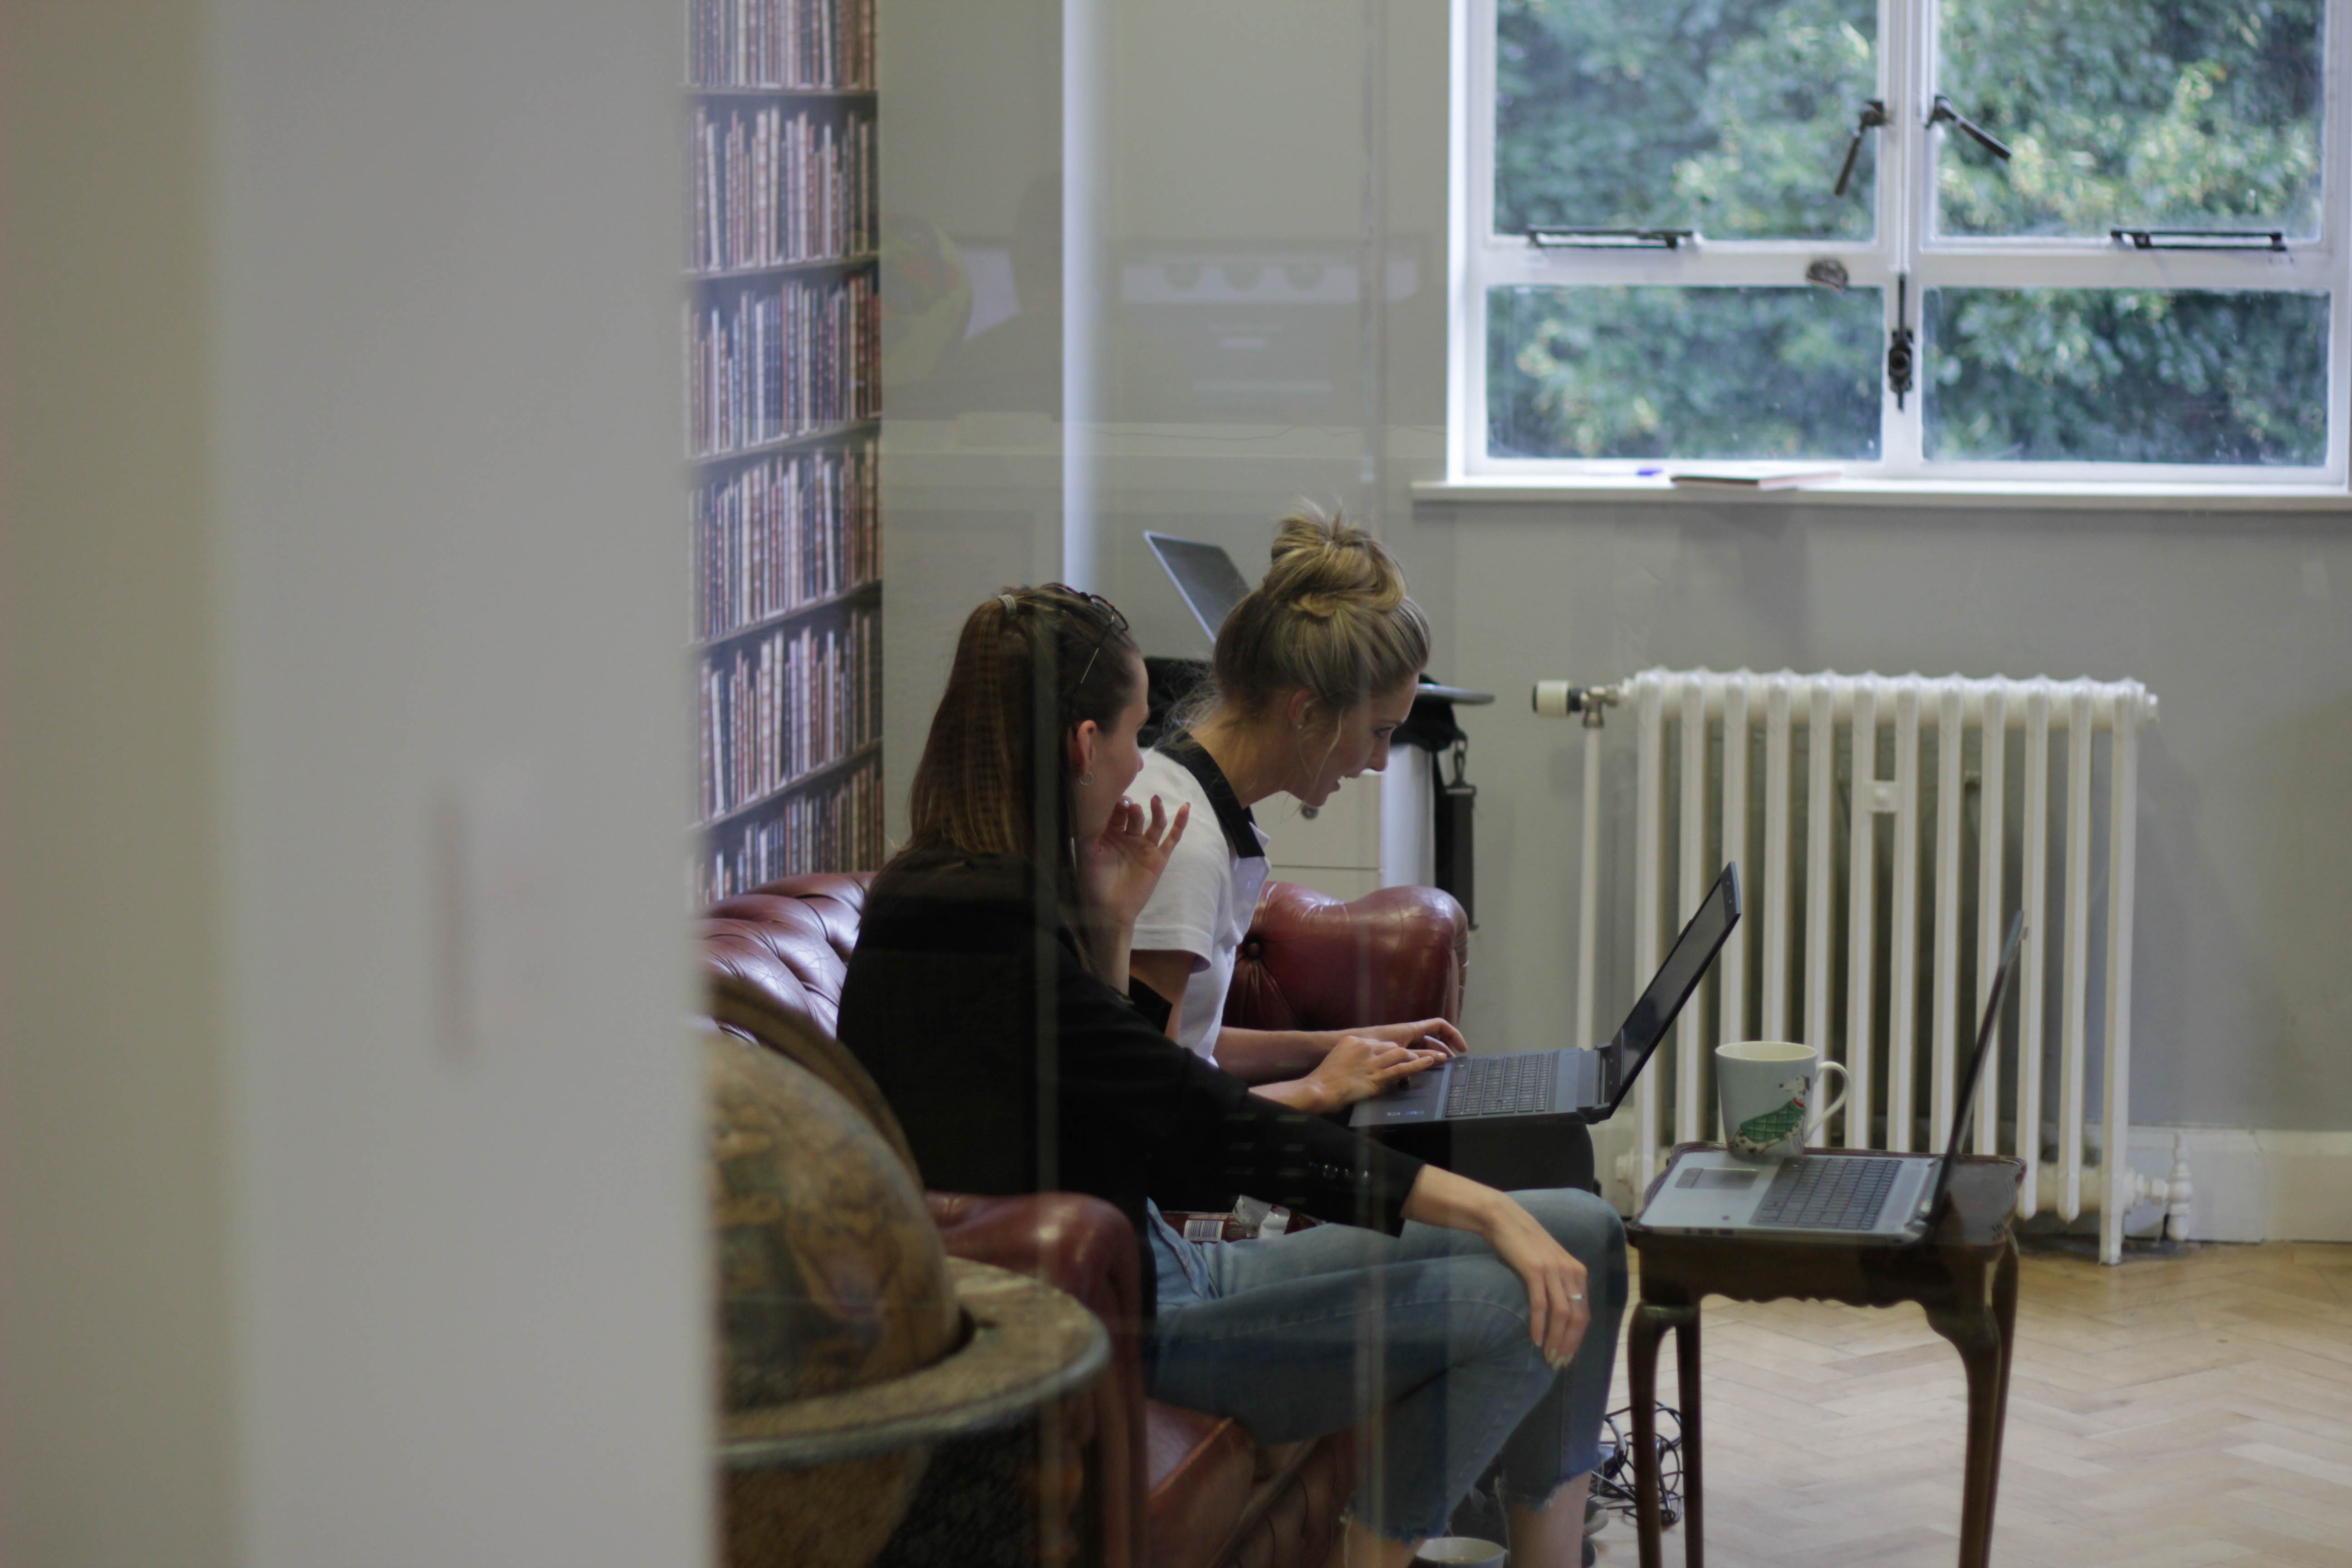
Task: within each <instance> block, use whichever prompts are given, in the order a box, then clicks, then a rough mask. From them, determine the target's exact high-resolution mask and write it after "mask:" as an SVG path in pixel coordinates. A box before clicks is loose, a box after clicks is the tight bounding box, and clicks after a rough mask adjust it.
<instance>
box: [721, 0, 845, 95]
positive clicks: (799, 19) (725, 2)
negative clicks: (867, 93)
mask: <svg viewBox="0 0 2352 1568" xmlns="http://www.w3.org/2000/svg"><path fill="white" fill-rule="evenodd" d="M686 51H687V52H686V58H687V77H686V79H687V80H688V83H690V84H691V85H693V86H695V87H801V88H870V87H872V86H873V85H874V55H875V49H874V0H693V5H692V6H691V8H690V9H689V10H688V13H687V40H686Z"/></svg>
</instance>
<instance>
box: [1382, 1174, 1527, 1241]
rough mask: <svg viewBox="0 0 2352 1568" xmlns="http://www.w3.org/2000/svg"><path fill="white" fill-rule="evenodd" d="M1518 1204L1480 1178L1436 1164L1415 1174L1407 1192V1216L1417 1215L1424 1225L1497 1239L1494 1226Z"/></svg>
mask: <svg viewBox="0 0 2352 1568" xmlns="http://www.w3.org/2000/svg"><path fill="white" fill-rule="evenodd" d="M1517 1206H1518V1205H1517V1204H1514V1203H1512V1202H1511V1200H1510V1198H1509V1197H1508V1196H1507V1194H1503V1193H1500V1192H1497V1191H1496V1190H1495V1189H1494V1188H1493V1187H1490V1186H1487V1185H1486V1184H1484V1183H1481V1182H1474V1181H1472V1180H1470V1179H1469V1178H1468V1177H1467V1176H1457V1175H1455V1174H1454V1173H1453V1172H1451V1171H1448V1170H1444V1169H1442V1168H1440V1167H1439V1166H1436V1165H1423V1167H1422V1168H1421V1174H1420V1175H1419V1176H1418V1177H1416V1178H1414V1181H1413V1184H1412V1192H1410V1193H1408V1194H1405V1200H1404V1209H1403V1214H1404V1217H1405V1218H1407V1219H1417V1220H1419V1221H1420V1222H1421V1223H1422V1224H1423V1225H1435V1226H1444V1227H1445V1228H1446V1229H1448V1230H1466V1231H1468V1232H1470V1233H1471V1234H1472V1235H1474V1236H1479V1237H1485V1238H1486V1240H1488V1241H1490V1242H1491V1241H1493V1240H1494V1239H1495V1228H1496V1225H1497V1223H1498V1222H1499V1221H1500V1220H1501V1219H1502V1218H1503V1216H1504V1215H1506V1213H1507V1210H1508V1209H1515V1208H1517Z"/></svg>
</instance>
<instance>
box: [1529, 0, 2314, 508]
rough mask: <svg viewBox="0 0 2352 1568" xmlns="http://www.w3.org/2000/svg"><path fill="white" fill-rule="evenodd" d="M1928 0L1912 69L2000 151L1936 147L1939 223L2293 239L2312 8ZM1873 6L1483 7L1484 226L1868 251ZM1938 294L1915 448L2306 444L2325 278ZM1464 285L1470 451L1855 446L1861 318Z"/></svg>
mask: <svg viewBox="0 0 2352 1568" xmlns="http://www.w3.org/2000/svg"><path fill="white" fill-rule="evenodd" d="M1940 17H1941V26H1942V33H1941V36H1940V38H1939V40H1938V43H1939V49H1940V53H1939V77H1938V81H1937V89H1938V90H1941V91H1943V92H1945V93H1946V94H1948V96H1950V97H1951V99H1952V100H1954V102H1955V103H1956V104H1957V105H1958V107H1959V108H1960V110H1961V111H1962V112H1963V113H1965V114H1967V115H1968V116H1969V118H1970V119H1972V120H1974V121H1977V122H1978V123H1979V124H1981V125H1983V126H1984V127H1985V129H1986V130H1988V131H1989V132H1991V133H1992V134H1993V135H1995V136H1997V137H1999V138H2000V139H2001V140H2002V141H2004V142H2008V143H2009V144H2010V146H2011V149H2012V150H2013V152H2014V153H2015V156H2014V158H2013V159H2012V160H2011V162H2010V163H2006V164H2003V163H1999V162H1997V161H1996V160H1994V159H1993V158H1992V157H1991V156H1990V154H1989V153H1986V152H1984V151H1983V150H1982V149H1981V148H1979V147H1978V146H1977V145H1976V144H1975V143H1974V142H1970V141H1969V140H1968V139H1966V138H1965V137H1961V136H1958V135H1954V134H1950V133H1947V134H1946V135H1945V136H1944V138H1943V140H1942V145H1941V150H1940V154H1939V156H1938V158H1937V168H1936V179H1937V205H1938V225H1939V227H1940V228H1941V230H1942V231H1943V232H1944V233H1946V234H1948V235H1951V236H1953V237H1973V236H2072V237H2091V238H2104V237H2105V235H2106V232H2107V230H2108V229H2109V228H2110V227H2127V228H2137V227H2147V228H2191V229H2273V228H2276V229H2284V231H2286V233H2287V234H2288V235H2289V236H2290V237H2291V238H2292V237H2308V236H2310V235H2311V234H2313V233H2315V231H2316V228H2317V223H2318V202H2319V190H2320V173H2321V171H2320V142H2321V130H2322V109H2323V101H2324V74H2323V71H2322V69H2321V38H2322V21H2323V17H2324V0H1945V3H1944V5H1942V6H1941V8H1940ZM1875 18H1876V7H1875V5H1874V4H1870V3H1867V0H1663V3H1653V0H1497V18H1496V104H1495V131H1496V142H1495V187H1494V197H1495V226H1496V229H1497V231H1499V232H1502V233H1506V234H1509V233H1515V232H1518V231H1520V230H1523V229H1525V228H1527V227H1528V226H1535V225H1560V226H1664V227H1677V228H1695V229H1697V230H1699V231H1700V232H1701V233H1702V234H1704V235H1705V236H1706V237H1710V238H1714V239H1719V240H1737V239H1771V238H1783V239H1790V238H1793V239H1818V240H1823V241H1862V242H1867V241H1868V240H1869V238H1870V237H1871V234H1872V217H1871V214H1872V203H1873V199H1874V172H1875V167H1876V156H1877V153H1878V147H1877V142H1878V134H1877V133H1874V134H1873V135H1871V136H1869V137H1867V138H1865V139H1864V143H1863V147H1862V151H1861V155H1860V158H1859V160H1858V161H1857V163H1856V169H1855V177H1854V179H1853V182H1852V183H1851V184H1850V186H1849V188H1848V192H1847V195H1845V196H1844V197H1843V198H1837V197H1833V196H1832V195H1831V187H1832V183H1833V182H1834V181H1835V179H1836V176H1837V170H1838V164H1839V163H1840V161H1841V160H1842V159H1843V156H1844V153H1845V149H1846V144H1847V142H1848V140H1849V139H1850V138H1851V136H1852V135H1853V128H1854V121H1855V117H1856V114H1857V112H1858V111H1859V110H1860V108H1861V106H1862V104H1863V102H1864V100H1866V99H1868V98H1870V97H1872V96H1874V94H1875V93H1876V91H1877V88H1876V86H1875V83H1876V79H1877V63H1876V49H1877V40H1876V38H1875V37H1874V33H1875ZM2314 281H2316V280H2314ZM1676 295H1682V296H1686V297H1688V298H1689V299H1691V300H1697V299H1699V298H1700V297H1701V296H1705V295H1726V296H1732V297H1734V298H1741V297H1744V298H1745V300H1746V302H1745V303H1744V304H1731V303H1723V304H1719V305H1715V306H1709V305H1706V304H1685V305H1671V304H1669V302H1668V301H1669V300H1670V299H1671V298H1673V297H1674V296H1676ZM1611 296H1617V298H1614V299H1612V298H1610V297H1611ZM1636 296H1641V297H1642V298H1639V299H1637V298H1635V297H1636ZM1774 296H1785V297H1783V298H1774ZM1871 298H1875V296H1871ZM1931 299H1933V300H1937V302H1936V303H1934V304H1933V306H1932V309H1933V310H1934V311H1935V312H1937V313H1936V314H1935V315H1934V316H1933V318H1932V319H1923V321H1922V325H1923V328H1925V329H1927V330H1925V331H1923V342H1922V348H1923V356H1922V360H1921V365H1920V374H1921V381H1922V388H1921V390H1922V395H1926V396H1927V400H1928V401H1927V431H1926V438H1927V452H1928V455H1929V456H1930V457H1940V458H2011V459H2021V460H2068V459H2072V460H2090V461H2101V460H2104V461H2151V462H2190V463H2213V462H2229V463H2244V462H2254V463H2295V464H2307V463H2315V462H2317V461H2320V460H2321V458H2322V456H2323V455H2324V452H2325V448H2326V429H2325V424H2326V419H2325V410H2326V401H2327V399H2326V385H2327V380H2326V338H2327V312H2328V301H2327V300H2326V296H2324V295H2316V294H2282V295H2278V296H2275V297H2272V296H2267V295H2263V294H2258V293H2251V292H2235V293H2232V292H2224V291H2208V292H2203V293H2192V292H2174V293H2166V292H2164V291H2161V290H2157V289H2137V290H2097V289H2040V290H2020V289H2008V290H1990V289H1987V290H1950V291H1948V297H1939V296H1931ZM1494 301H1495V308H1494V310H1493V314H1492V320H1491V321H1490V333H1489V339H1488V349H1489V426H1490V435H1491V437H1492V440H1491V443H1490V450H1492V451H1494V452H1496V454H1498V455H1500V454H1504V453H1518V454H1526V455H1538V454H1540V455H1548V456H1562V457H1567V456H1617V455H1635V454H1642V455H1648V454H1652V453H1655V454H1658V455H1672V456H1680V457H1735V456H1789V457H1801V458H1832V457H1847V458H1858V457H1860V456H1862V454H1861V452H1860V451H1859V450H1858V449H1856V447H1855V444H1854V441H1853V437H1852V436H1851V423H1850V418H1851V407H1852V397H1853V392H1852V388H1853V387H1855V386H1857V385H1859V384H1862V383H1864V382H1865V381H1866V382H1868V383H1869V384H1870V386H1871V387H1872V389H1873V390H1872V392H1871V394H1870V400H1871V403H1872V405H1873V409H1874V408H1875V397H1876V394H1875V386H1876V384H1877V383H1876V376H1877V374H1878V363H1879V356H1880V353H1882V352H1883V346H1884V336H1883V333H1882V332H1880V331H1877V330H1876V328H1875V324H1874V330H1873V331H1872V332H1871V333H1870V334H1869V335H1868V338H1867V339H1866V340H1865V339H1864V337H1863V336H1862V335H1861V334H1859V333H1857V332H1853V331H1849V330H1848V329H1847V326H1846V324H1845V323H1846V321H1847V318H1846V317H1845V315H1844V314H1843V312H1841V311H1837V310H1830V309H1828V308H1827V307H1823V306H1821V305H1819V304H1817V303H1809V302H1808V301H1807V300H1806V298H1805V297H1804V295H1803V294H1802V292H1801V291H1800V290H1765V289H1736V290H1734V289H1683V290H1675V289H1629V290H1594V289H1577V288H1558V289H1510V290H1497V291H1496V293H1495V295H1494ZM1926 303H1927V301H1923V304H1926ZM1832 318H1834V319H1835V320H1836V321H1837V322H1838V323H1839V324H1838V325H1837V326H1836V327H1834V328H1832V326H1830V325H1829V324H1828V323H1829V321H1831V320H1832ZM1612 321H1613V322H1617V323H1620V327H1612V326H1611V325H1610V324H1609V323H1611V322H1612ZM1621 328H1622V330H1621ZM1726 331H1729V332H1730V333H1731V336H1730V337H1729V338H1728V339H1727V338H1726V337H1725V336H1723V335H1722V334H1723V333H1725V332H1726ZM1832 354H1851V355H1852V358H1851V360H1850V361H1848V362H1840V363H1834V364H1833V363H1832V359H1831V358H1830V357H1825V356H1831V355H1832ZM1661 366H1668V367H1674V370H1675V374H1674V375H1671V376H1664V377H1662V375H1661V372H1660V368H1659V367H1661ZM1612 388H1614V389H1619V390H1618V391H1617V392H1616V393H1615V394H1613V395H1612V390H1611V389H1612ZM1805 398H1811V399H1815V400H1817V405H1816V406H1814V407H1812V408H1811V410H1810V411H1809V409H1808V408H1807V407H1805V406H1801V405H1800V404H1801V401H1802V400H1803V399H1805ZM1873 430H1874V427H1873ZM1870 448H1871V455H1873V456H1874V455H1875V452H1876V437H1875V433H1873V436H1872V438H1871V442H1870Z"/></svg>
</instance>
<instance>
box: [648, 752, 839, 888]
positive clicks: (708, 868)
mask: <svg viewBox="0 0 2352 1568" xmlns="http://www.w3.org/2000/svg"><path fill="white" fill-rule="evenodd" d="M882 856H883V844H882V764H881V763H880V762H879V760H877V761H875V762H873V763H867V764H866V765H865V766H863V767H860V768H857V769H856V770H855V771H853V772H852V773H850V774H849V776H848V777H847V778H845V779H843V780H841V781H840V782H839V783H838V784H829V785H827V786H826V787H824V788H823V789H813V790H810V791H807V792H806V793H805V794H802V795H790V796H787V797H786V798H785V799H784V800H783V801H782V803H780V804H779V805H778V806H777V808H776V810H775V811H774V813H773V814H772V815H768V816H759V817H754V818H752V819H751V820H750V821H748V822H741V823H736V824H733V825H731V826H728V827H725V828H721V829H719V831H717V832H715V833H713V834H711V835H710V836H709V842H708V843H707V844H706V846H705V847H704V852H703V856H702V860H701V863H700V865H699V866H698V868H697V870H698V875H697V878H696V880H697V883H698V886H697V887H696V889H695V892H696V895H697V897H698V899H699V900H700V901H701V902H703V903H705V904H709V903H715V902H717V901H718V900H720V899H727V898H732V897H733V896H734V895H736V894H737V893H740V892H746V891H749V890H750V889H753V888H756V887H758V886H760V885H761V883H762V882H772V881H774V880H775V879H777V878H779V877H798V876H803V875H805V874H806V873H808V872H811V871H872V870H877V869H879V868H880V867H881V865H882Z"/></svg>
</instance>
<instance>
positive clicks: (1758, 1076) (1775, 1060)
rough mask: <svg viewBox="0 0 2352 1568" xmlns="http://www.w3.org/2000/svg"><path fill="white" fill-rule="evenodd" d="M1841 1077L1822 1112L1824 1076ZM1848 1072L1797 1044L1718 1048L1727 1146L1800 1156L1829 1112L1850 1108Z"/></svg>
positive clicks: (1750, 1042) (1760, 1153) (1745, 1151)
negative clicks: (1847, 1104) (1820, 1100)
mask: <svg viewBox="0 0 2352 1568" xmlns="http://www.w3.org/2000/svg"><path fill="white" fill-rule="evenodd" d="M1831 1072H1833V1073H1835V1074H1837V1075H1838V1091H1837V1098H1836V1099H1835V1100H1831V1101H1830V1102H1829V1103H1828V1104H1826V1105H1823V1106H1821V1107H1820V1108H1819V1109H1814V1108H1813V1102H1814V1100H1815V1099H1816V1098H1818V1097H1817V1096H1816V1095H1815V1093H1814V1089H1816V1087H1817V1086H1818V1084H1819V1082H1820V1078H1821V1075H1822V1074H1823V1073H1831ZM1847 1087H1848V1080H1847V1078H1846V1071H1845V1067H1844V1065H1843V1063H1840V1062H1825V1061H1823V1060H1822V1053H1821V1052H1819V1051H1817V1050H1815V1049H1814V1048H1813V1047H1811V1046H1801V1045H1799V1044H1797V1043H1796V1042H1795V1041H1793V1040H1738V1041H1735V1042H1733V1043H1732V1044H1730V1045H1727V1046H1717V1047H1716V1048H1715V1092H1716V1100H1717V1104H1718V1105H1719V1106H1720V1107H1721V1108H1722V1110H1723V1141H1724V1142H1725V1143H1726V1144H1727V1145H1728V1146H1729V1147H1730V1149H1731V1152H1733V1153H1735V1154H1746V1155H1749V1156H1751V1157H1755V1158H1762V1157H1763V1156H1765V1155H1768V1154H1780V1155H1789V1154H1801V1153H1803V1152H1805V1144H1806V1142H1808V1141H1809V1140H1811V1137H1812V1136H1813V1134H1814V1133H1816V1132H1819V1131H1821V1130H1822V1123H1823V1122H1825V1121H1828V1120H1829V1119H1830V1113H1831V1112H1832V1111H1833V1110H1836V1109H1837V1108H1838V1107H1839V1106H1841V1105H1843V1104H1844V1103H1845V1092H1846V1089H1847Z"/></svg>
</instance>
